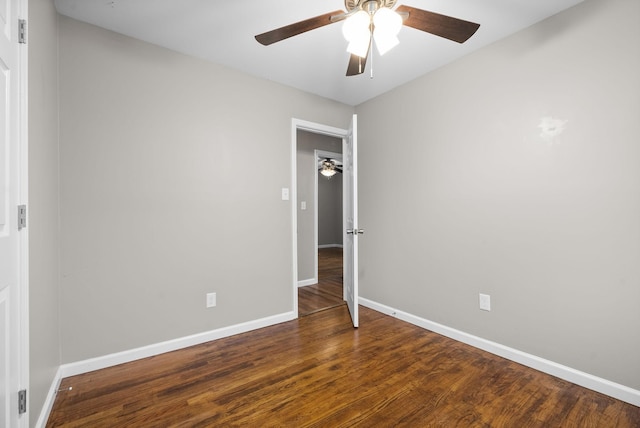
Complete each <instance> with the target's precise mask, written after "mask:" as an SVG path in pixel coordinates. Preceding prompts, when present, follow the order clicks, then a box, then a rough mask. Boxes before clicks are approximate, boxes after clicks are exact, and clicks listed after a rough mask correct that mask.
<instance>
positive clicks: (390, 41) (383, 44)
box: [373, 31, 400, 55]
mask: <svg viewBox="0 0 640 428" xmlns="http://www.w3.org/2000/svg"><path fill="white" fill-rule="evenodd" d="M373 39H374V40H375V42H376V47H377V48H378V52H379V53H380V55H384V54H386V53H387V52H389V51H390V50H391V49H392V48H394V47H395V46H396V45H397V44H399V43H400V40H398V38H397V37H396V36H393V35H389V34H384V33H382V34H381V33H380V32H378V31H374V32H373Z"/></svg>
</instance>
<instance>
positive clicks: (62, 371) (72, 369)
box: [35, 311, 297, 428]
mask: <svg viewBox="0 0 640 428" xmlns="http://www.w3.org/2000/svg"><path fill="white" fill-rule="evenodd" d="M296 318H297V314H295V313H294V312H293V311H292V312H285V313H282V314H278V315H273V316H270V317H266V318H261V319H257V320H253V321H247V322H244V323H241V324H236V325H232V326H229V327H222V328H219V329H216V330H211V331H207V332H204V333H198V334H193V335H191V336H185V337H181V338H178V339H173V340H168V341H166V342H160V343H155V344H153V345H148V346H143V347H141V348H136V349H131V350H128V351H122V352H116V353H114V354H109V355H105V356H102V357H96V358H90V359H88V360H83V361H77V362H75V363H69V364H63V365H61V366H60V368H59V369H58V373H57V374H56V377H55V378H54V380H53V382H52V383H51V387H50V388H49V393H48V394H47V398H46V400H45V404H44V406H42V410H41V412H40V417H39V418H38V421H37V422H36V425H35V426H36V427H38V428H40V427H44V426H45V425H46V423H47V419H49V414H50V413H51V409H52V408H53V402H54V401H55V397H56V393H57V391H58V389H59V388H60V382H61V381H62V379H63V378H65V377H69V376H75V375H79V374H83V373H88V372H91V371H94V370H100V369H104V368H107V367H112V366H116V365H118V364H123V363H128V362H131V361H135V360H140V359H142V358H147V357H152V356H154V355H159V354H164V353H165V352H171V351H175V350H178V349H183V348H188V347H189V346H194V345H199V344H201V343H205V342H209V341H212V340H216V339H222V338H224V337H229V336H233V335H235V334H240V333H245V332H247V331H251V330H257V329H259V328H263V327H268V326H270V325H275V324H280V323H283V322H286V321H291V320H293V319H296Z"/></svg>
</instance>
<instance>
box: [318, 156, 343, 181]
mask: <svg viewBox="0 0 640 428" xmlns="http://www.w3.org/2000/svg"><path fill="white" fill-rule="evenodd" d="M318 171H320V174H322V175H324V176H325V177H327V178H331V177H333V176H334V175H336V173H337V172H339V173H341V174H342V163H341V162H340V161H339V160H336V159H329V158H325V159H322V160H320V161H319V162H318Z"/></svg>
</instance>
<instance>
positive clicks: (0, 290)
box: [0, 0, 28, 427]
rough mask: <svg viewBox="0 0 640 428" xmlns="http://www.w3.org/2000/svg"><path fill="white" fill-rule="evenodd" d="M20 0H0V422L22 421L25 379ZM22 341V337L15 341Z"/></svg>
mask: <svg viewBox="0 0 640 428" xmlns="http://www.w3.org/2000/svg"><path fill="white" fill-rule="evenodd" d="M25 9H26V3H25V2H24V1H23V0H0V105H1V106H0V426H3V427H4V426H6V427H19V426H27V424H28V417H27V414H23V415H22V416H19V414H18V391H19V390H20V389H21V387H22V386H23V385H26V379H25V377H26V370H27V369H26V365H27V364H26V361H27V360H26V355H25V350H24V349H25V343H26V341H27V340H28V339H27V334H28V331H27V329H26V327H25V320H26V314H24V310H25V308H26V304H25V299H26V268H25V266H26V236H25V234H24V233H23V232H21V231H19V230H18V205H20V204H21V203H23V201H25V200H26V138H25V132H24V131H25V129H26V126H25V124H26V90H25V87H26V86H25V85H26V67H25V66H26V48H24V45H21V44H19V41H18V18H19V13H24V12H25ZM21 341H22V342H21Z"/></svg>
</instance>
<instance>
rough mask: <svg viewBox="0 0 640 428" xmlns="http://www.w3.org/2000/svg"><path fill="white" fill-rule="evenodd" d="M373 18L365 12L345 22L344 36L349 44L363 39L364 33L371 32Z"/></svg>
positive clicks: (362, 11) (357, 13)
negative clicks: (357, 39) (360, 38)
mask: <svg viewBox="0 0 640 428" xmlns="http://www.w3.org/2000/svg"><path fill="white" fill-rule="evenodd" d="M370 26H371V17H370V16H369V14H368V13H367V12H365V11H364V10H361V11H358V12H356V13H355V14H353V15H351V16H350V17H348V18H347V19H346V20H345V21H344V25H343V26H342V35H343V36H344V38H345V39H347V41H348V42H351V41H353V40H354V39H356V38H359V37H361V34H362V33H364V32H367V33H368V32H369V27H370Z"/></svg>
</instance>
